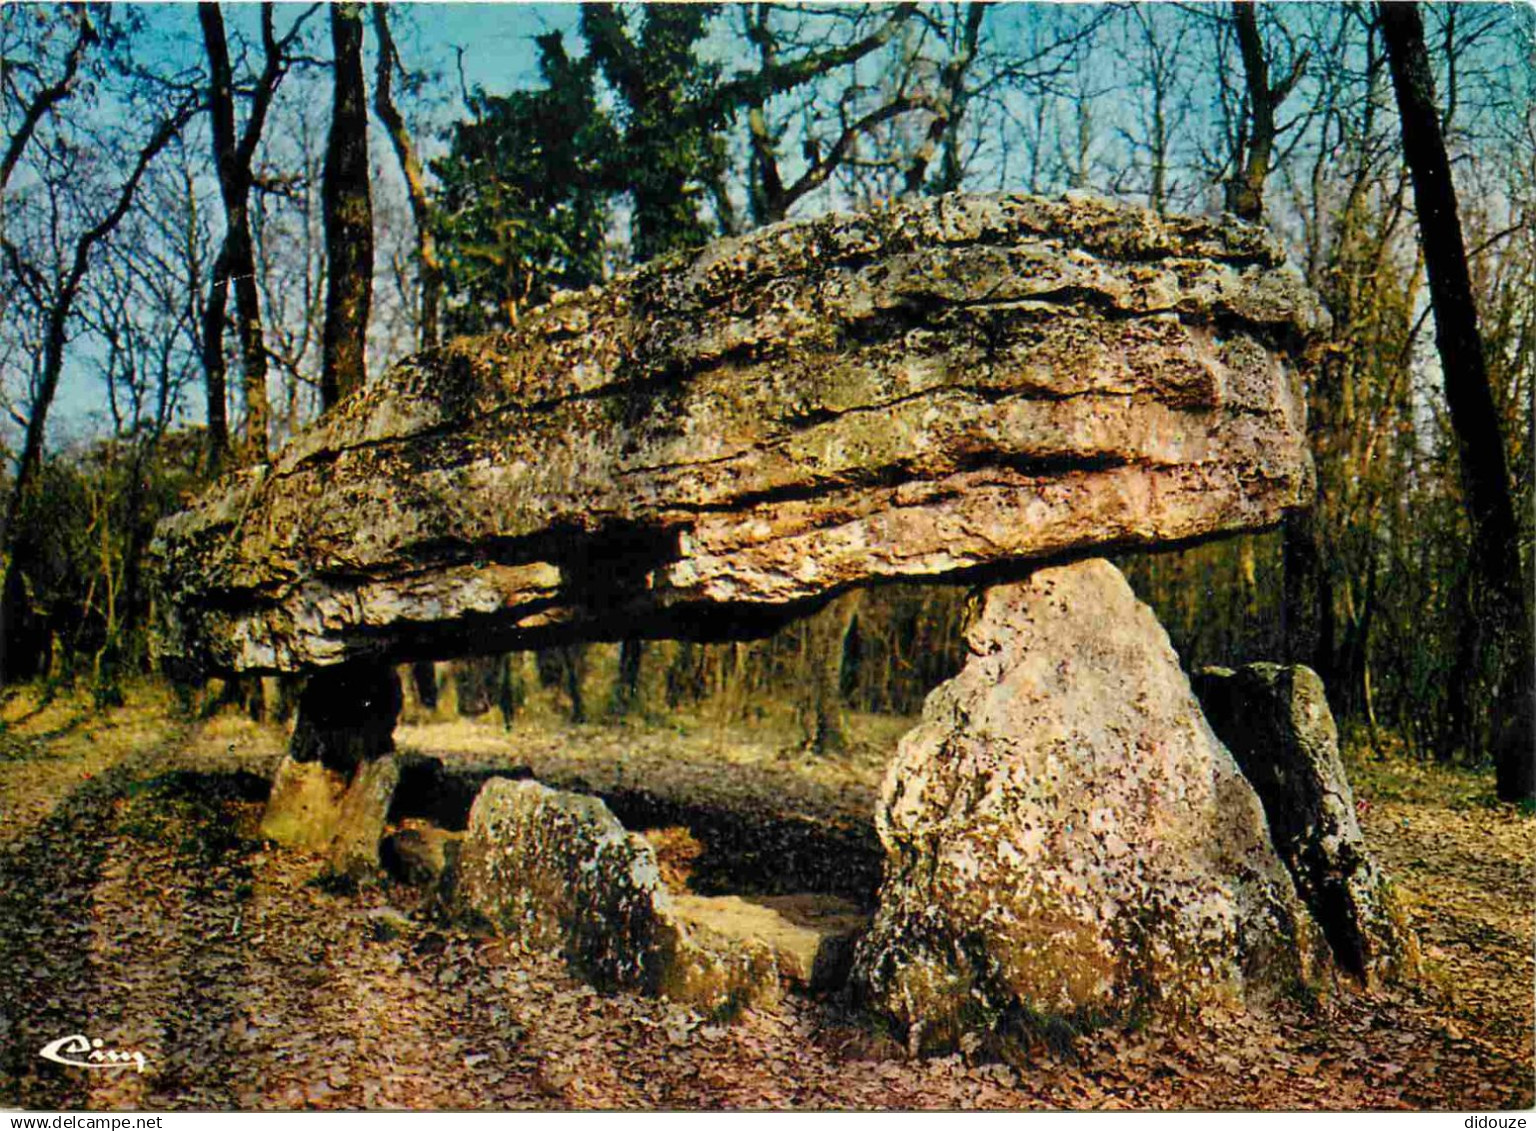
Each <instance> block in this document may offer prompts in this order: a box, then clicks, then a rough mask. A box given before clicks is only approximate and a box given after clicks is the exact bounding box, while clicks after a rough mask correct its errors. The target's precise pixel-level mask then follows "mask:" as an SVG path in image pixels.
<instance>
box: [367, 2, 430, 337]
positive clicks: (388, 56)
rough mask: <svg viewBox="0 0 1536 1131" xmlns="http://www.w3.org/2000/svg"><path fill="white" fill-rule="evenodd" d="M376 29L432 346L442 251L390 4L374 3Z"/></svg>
mask: <svg viewBox="0 0 1536 1131" xmlns="http://www.w3.org/2000/svg"><path fill="white" fill-rule="evenodd" d="M373 28H374V33H375V35H376V37H377V39H378V41H379V61H378V65H377V67H376V68H375V70H374V76H375V77H374V83H373V110H374V113H375V114H377V115H378V118H379V121H380V122H382V123H383V124H384V130H385V132H386V133H387V134H388V135H389V143H390V145H391V146H393V147H394V150H395V159H396V160H397V161H399V163H400V175H401V176H402V177H404V178H405V189H406V194H407V196H408V197H409V198H410V202H411V219H412V220H414V221H415V224H416V259H417V265H416V270H417V275H418V278H417V286H418V290H419V293H420V296H421V308H420V311H419V312H418V325H417V333H418V340H419V342H420V344H421V348H422V349H424V350H427V349H431V348H432V347H433V346H435V345H437V336H438V325H437V324H438V308H439V306H440V303H441V298H442V290H443V265H442V260H441V259H440V258H439V256H438V254H437V239H436V237H435V236H434V234H433V231H432V205H431V202H430V200H429V199H428V197H427V184H426V178H425V177H424V176H423V174H422V168H421V158H420V157H419V156H417V153H416V147H415V145H413V144H412V143H411V135H410V134H409V133H407V132H406V129H405V119H404V118H402V117H401V116H400V110H399V108H398V107H396V105H395V100H394V94H393V91H394V74H395V71H396V70H397V69H398V68H399V66H400V55H399V52H398V51H396V49H395V39H394V36H393V35H391V34H390V30H389V12H388V5H385V4H375V5H373Z"/></svg>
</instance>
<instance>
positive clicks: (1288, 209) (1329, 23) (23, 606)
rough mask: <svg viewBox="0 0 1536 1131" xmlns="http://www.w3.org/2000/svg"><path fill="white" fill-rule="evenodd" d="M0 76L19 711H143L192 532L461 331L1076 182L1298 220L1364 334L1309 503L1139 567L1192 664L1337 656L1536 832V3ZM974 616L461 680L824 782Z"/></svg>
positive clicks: (1277, 222) (486, 663)
mask: <svg viewBox="0 0 1536 1131" xmlns="http://www.w3.org/2000/svg"><path fill="white" fill-rule="evenodd" d="M0 59H3V74H0V118H3V123H4V149H3V153H0V193H3V196H0V298H3V302H0V408H3V410H4V414H3V418H0V426H3V427H0V439H3V443H4V449H5V451H4V454H5V456H6V460H5V467H6V470H5V477H4V479H3V481H0V499H3V500H4V503H3V507H4V509H3V511H0V522H3V526H0V563H3V576H4V580H3V589H0V672H3V678H4V680H5V682H7V683H11V684H14V683H17V682H20V681H26V680H43V681H47V682H48V683H49V684H50V685H53V686H60V685H69V684H77V685H78V684H82V683H83V684H85V685H86V686H88V687H89V688H90V689H91V690H92V691H93V692H94V694H95V695H96V697H97V699H98V701H100V702H103V703H108V702H114V701H119V700H120V699H121V697H122V695H123V689H124V687H125V686H131V684H132V682H133V680H134V679H135V678H136V677H138V676H141V675H145V674H150V668H151V660H150V650H149V639H148V630H149V626H150V625H151V623H152V612H153V610H152V596H151V594H150V592H149V591H148V588H147V587H146V585H145V580H144V561H145V555H146V550H147V548H148V545H149V542H150V540H151V538H152V536H153V531H154V525H155V523H156V521H157V520H158V519H160V518H161V517H163V516H164V515H165V514H168V513H170V512H171V511H174V510H175V509H177V508H179V507H180V506H182V505H184V504H185V502H186V501H187V500H188V499H189V498H190V497H192V495H194V494H195V493H196V492H197V491H198V490H199V489H200V488H201V487H202V486H204V485H206V484H207V483H208V482H209V481H210V480H211V479H212V478H213V477H215V476H216V475H218V474H220V473H222V472H224V471H227V470H229V469H231V468H234V467H239V466H245V465H249V464H252V463H256V462H260V461H262V460H265V459H266V458H268V457H269V455H270V454H271V453H273V452H275V451H276V450H277V449H278V448H279V447H280V446H281V445H282V444H283V443H284V442H285V441H286V440H287V439H288V438H289V437H290V436H292V435H293V434H294V433H295V432H296V431H298V430H300V429H302V428H303V427H304V426H305V425H306V424H308V423H310V422H311V421H313V420H314V419H315V418H316V417H317V416H318V415H319V414H320V413H321V412H323V411H324V410H325V409H326V408H328V407H329V406H330V405H331V404H334V403H335V402H336V400H338V399H339V398H340V397H342V396H345V395H346V393H347V392H348V391H349V390H351V389H353V388H355V387H357V386H358V385H359V384H361V383H363V382H365V381H366V380H367V379H368V378H369V377H370V376H371V375H376V374H377V373H378V372H379V371H380V370H381V369H383V368H384V367H386V366H388V365H389V364H391V363H393V362H395V361H398V360H400V359H402V358H403V357H405V356H407V355H408V354H410V353H412V352H414V351H416V350H418V349H422V348H431V347H432V346H433V345H434V344H435V343H437V342H439V341H441V340H442V339H443V338H444V337H446V336H449V335H453V334H460V333H479V332H488V331H494V330H496V329H499V328H503V327H506V326H509V325H512V324H514V323H515V322H516V320H517V319H518V318H519V316H520V315H521V314H522V313H523V312H525V311H526V310H528V309H529V307H531V306H533V305H536V304H538V303H539V302H541V301H543V300H545V299H547V298H548V297H549V296H550V295H551V294H552V293H553V292H554V291H556V290H559V289H579V288H583V287H587V286H591V285H596V284H601V283H602V282H603V281H604V280H605V279H608V278H611V277H612V276H613V275H614V274H615V273H617V272H620V271H623V270H625V269H627V268H629V267H631V266H633V265H635V264H638V263H641V262H644V261H646V260H649V259H652V258H655V257H658V256H665V255H670V254H675V253H679V252H685V251H687V250H689V249H692V248H696V247H698V246H700V245H702V244H704V243H706V242H707V241H709V240H711V239H714V238H717V237H720V236H724V235H732V234H738V233H741V232H745V231H748V230H750V229H752V228H755V227H758V226H760V225H764V224H769V223H773V222H776V221H780V220H783V219H786V218H789V219H794V218H803V217H809V216H813V215H817V214H819V213H822V212H825V211H827V210H830V209H858V208H868V207H874V206H877V205H878V204H880V203H882V202H885V201H888V200H891V199H896V198H900V197H903V196H911V195H915V194H929V193H944V192H950V191H956V190H962V191H995V190H1001V191H1010V192H1031V193H1044V194H1055V193H1060V192H1064V191H1073V190H1076V191H1088V192H1095V193H1100V194H1104V195H1108V196H1112V197H1116V198H1120V199H1126V200H1130V201H1134V202H1137V203H1140V204H1144V205H1145V206H1147V207H1149V208H1151V209H1153V210H1156V211H1158V212H1169V213H1177V212H1188V213H1200V214H1208V213H1217V212H1221V211H1230V212H1233V213H1236V214H1237V215H1239V216H1241V217H1243V218H1246V219H1249V220H1251V221H1254V222H1259V223H1263V224H1265V225H1266V226H1267V227H1268V228H1269V229H1270V230H1271V231H1272V232H1273V233H1274V234H1275V236H1276V237H1277V238H1279V239H1280V240H1281V241H1282V243H1283V244H1284V245H1285V246H1286V248H1287V249H1288V251H1289V254H1290V256H1291V259H1292V261H1293V263H1294V264H1295V265H1296V266H1297V268H1298V269H1299V270H1300V271H1301V272H1302V273H1303V274H1304V275H1305V276H1306V278H1307V280H1308V282H1309V283H1310V284H1311V285H1312V286H1313V287H1314V288H1315V289H1316V290H1317V292H1318V293H1319V295H1320V296H1321V297H1322V299H1323V301H1324V303H1325V305H1326V306H1327V308H1328V310H1329V312H1330V313H1331V315H1332V319H1333V328H1332V332H1331V336H1330V339H1329V341H1328V342H1327V344H1326V348H1325V349H1324V350H1323V351H1322V352H1321V354H1320V356H1319V360H1318V365H1317V367H1316V369H1315V371H1314V372H1313V374H1312V375H1311V380H1310V382H1309V385H1308V388H1307V390H1306V395H1307V402H1308V408H1309V413H1310V423H1309V436H1310V440H1311V445H1312V451H1313V455H1314V458H1315V461H1316V467H1317V473H1318V475H1317V479H1318V490H1317V498H1316V503H1315V506H1314V507H1313V508H1312V509H1311V510H1310V511H1309V512H1307V513H1303V514H1298V515H1296V516H1294V517H1293V518H1292V519H1290V520H1288V521H1287V522H1286V524H1285V525H1284V526H1283V527H1282V528H1281V529H1278V530H1275V531H1271V532H1268V533H1263V534H1255V535H1248V536H1242V537H1238V538H1233V539H1227V540H1224V541H1221V542H1215V543H1210V544H1207V545H1201V546H1195V547H1190V548H1185V549H1181V550H1177V551H1173V552H1165V553H1159V554H1151V555H1138V556H1134V557H1127V558H1125V559H1124V560H1123V561H1122V562H1121V564H1122V566H1123V568H1124V569H1125V570H1126V572H1127V574H1128V575H1129V576H1130V578H1131V580H1132V583H1133V585H1135V587H1136V588H1137V590H1138V592H1139V593H1140V594H1141V595H1142V597H1143V598H1144V599H1146V600H1148V601H1149V602H1150V603H1151V604H1152V605H1153V606H1154V607H1155V608H1156V610H1157V611H1158V614H1159V616H1160V618H1161V619H1162V621H1163V623H1164V624H1165V625H1166V626H1167V628H1168V630H1169V632H1170V635H1171V636H1172V638H1173V642H1174V645H1175V647H1176V648H1177V649H1178V651H1179V654H1180V656H1181V658H1182V659H1183V661H1184V662H1185V663H1186V665H1188V666H1190V667H1191V668H1194V667H1198V666H1201V665H1204V664H1211V663H1225V664H1235V663H1242V662H1246V661H1249V660H1256V659H1285V660H1291V661H1295V662H1302V663H1307V664H1309V665H1310V666H1312V667H1314V668H1316V669H1317V670H1318V672H1319V673H1320V674H1321V675H1322V676H1323V678H1324V680H1325V683H1326V685H1327V687H1328V689H1329V695H1330V699H1331V701H1332V704H1333V707H1334V710H1335V713H1336V714H1337V716H1338V717H1339V718H1340V720H1341V723H1342V724H1343V726H1344V728H1345V730H1346V733H1347V734H1348V735H1349V736H1350V737H1351V738H1352V740H1354V741H1357V742H1360V743H1364V744H1367V745H1369V746H1371V747H1374V748H1375V749H1377V750H1379V751H1383V752H1384V751H1387V750H1389V749H1395V750H1401V751H1404V752H1406V753H1407V754H1408V755H1410V756H1411V757H1414V758H1419V759H1425V760H1435V761H1440V762H1450V763H1460V764H1465V765H1472V766H1476V765H1482V764H1485V763H1486V762H1488V761H1490V760H1497V761H1498V762H1499V768H1500V774H1499V791H1500V793H1501V795H1503V796H1505V797H1507V798H1511V799H1518V798H1521V797H1530V796H1531V794H1532V791H1533V786H1532V782H1531V772H1530V768H1529V763H1530V749H1531V748H1530V741H1531V734H1530V704H1531V694H1532V676H1531V666H1530V665H1531V644H1530V640H1531V627H1530V619H1529V598H1528V593H1529V587H1528V584H1527V580H1526V579H1528V578H1529V577H1530V576H1531V573H1530V571H1531V567H1532V562H1531V547H1532V526H1533V523H1532V503H1533V499H1532V493H1531V485H1532V481H1533V477H1532V475H1531V473H1530V472H1531V458H1532V453H1533V452H1536V413H1533V389H1536V277H1533V276H1536V97H1533V95H1536V9H1532V8H1531V7H1530V6H1528V5H1515V4H1508V5H1506V4H1477V5H1471V4H1465V5H1464V4H1436V5H1425V6H1422V7H1416V6H1414V5H1388V6H1386V7H1378V6H1374V5H1371V4H1363V3H1340V4H1305V5H1300V4H1298V5H1279V4H1259V5H1255V4H1245V3H1237V4H1184V3H1160V4H1063V5H1054V4H1053V5H1044V4H1040V5H1036V4H982V3H963V4H881V5H852V6H832V5H828V6H818V5H815V4H805V5H794V6H789V5H773V4H691V5H648V6H640V5H633V6H631V5H610V4H584V5H519V6H498V5H479V6H474V7H472V8H471V7H469V6H455V5H443V6H418V5H410V4H396V5H388V6H364V5H355V4H338V5H332V6H324V5H302V4H284V5H281V6H275V7H274V6H269V5H261V6H258V5H244V4H242V5H229V6H220V5H217V4H201V5H198V6H196V7H192V6H182V5H175V6H164V7H158V6H133V5H117V6H108V5H94V4H91V5H43V4H14V3H12V4H6V5H5V6H4V7H3V8H0ZM1415 63H1417V64H1418V65H1417V66H1415ZM1415 95H1417V96H1418V98H1417V101H1415V97H1414V96H1415ZM1415 113H1417V114H1418V115H1419V116H1418V117H1417V118H1416V117H1414V115H1415ZM1426 113H1427V117H1426V116H1425V115H1426ZM1405 124H1406V126H1405ZM1405 140H1406V141H1407V144H1406V145H1405ZM1432 143H1443V146H1442V148H1441V151H1440V159H1441V160H1445V161H1448V162H1449V170H1450V178H1451V179H1450V183H1449V184H1446V183H1445V181H1444V178H1443V177H1441V178H1440V179H1439V187H1440V188H1441V189H1446V188H1454V198H1452V200H1451V203H1452V204H1453V205H1454V206H1458V207H1457V208H1456V210H1455V211H1453V212H1451V213H1450V216H1449V217H1448V216H1447V215H1446V212H1445V197H1444V196H1443V194H1442V196H1441V197H1439V198H1436V197H1435V195H1434V190H1435V187H1436V183H1437V182H1436V178H1435V177H1434V176H1433V175H1432V173H1433V169H1432V167H1433V165H1434V163H1435V159H1436V154H1435V152H1434V150H1435V144H1432ZM1416 146H1417V148H1416ZM1426 146H1428V151H1426V148H1425V147H1426ZM1421 216H1423V217H1428V218H1430V222H1428V223H1421V220H1420V218H1421ZM1458 217H1459V223H1451V220H1455V219H1458ZM1453 244H1454V245H1455V246H1452V245H1453ZM1458 252H1459V253H1460V256H1461V259H1460V262H1461V263H1462V264H1464V267H1465V275H1464V277H1462V276H1459V275H1457V273H1456V271H1455V270H1454V265H1455V264H1454V261H1455V260H1456V254H1457V253H1458ZM1447 263H1449V264H1450V265H1451V269H1450V270H1449V271H1448V269H1447V267H1446V264H1447ZM1458 279H1460V280H1461V283H1462V284H1463V285H1460V286H1458V285H1456V284H1457V280H1458ZM1448 280H1449V282H1448ZM1469 327H1470V328H1471V331H1470V335H1469V333H1468V328H1469ZM964 598H965V595H964V593H963V592H962V591H959V590H956V589H950V588H941V587H927V588H922V587H900V586H898V587H891V588H884V589H878V590H873V591H870V592H868V593H866V594H863V595H853V596H848V597H844V598H841V599H839V600H837V601H835V602H833V604H832V605H830V606H828V607H827V608H826V609H825V610H823V611H822V612H821V613H819V614H817V615H816V616H814V617H812V618H810V619H808V620H806V621H803V622H800V623H798V624H796V625H792V626H790V627H789V628H788V629H786V630H784V631H783V632H782V633H781V634H780V635H779V636H777V637H775V638H772V639H770V640H767V641H760V642H753V643H747V644H718V645H708V646H703V645H688V644H672V643H666V644H655V643H652V644H642V643H641V642H638V641H626V642H621V643H618V644H614V645H593V646H590V647H583V648H565V649H559V650H555V651H551V652H548V653H543V654H540V655H539V656H537V657H535V658H534V659H533V660H530V661H526V662H524V661H522V660H520V661H518V662H515V663H514V662H511V661H509V660H507V659H506V658H501V657H497V658H489V659H481V660H470V661H466V662H464V663H462V664H460V665H458V666H457V667H456V668H455V669H453V670H452V671H451V672H448V673H445V674H446V678H447V679H448V680H449V681H450V682H451V684H452V686H453V688H454V698H455V700H456V702H457V704H458V707H459V709H460V710H463V711H467V712H476V711H479V712H483V711H486V710H489V709H491V708H492V707H493V706H499V707H500V709H501V710H502V711H503V712H504V713H505V714H507V715H508V716H509V717H510V716H511V715H512V714H514V713H515V712H516V711H517V710H518V708H519V703H520V702H522V701H523V700H524V699H526V698H527V696H528V694H529V689H530V688H531V687H532V686H533V681H535V680H537V681H539V682H542V683H543V684H544V685H546V686H547V687H548V688H549V689H550V690H551V693H553V694H555V695H556V696H558V698H559V701H560V702H561V704H562V706H563V709H564V710H566V711H568V712H569V713H570V715H571V716H572V717H573V718H575V719H582V718H594V719H595V718H602V717H607V718H622V717H624V716H626V715H631V714H642V715H650V716H655V715H658V714H661V713H664V712H666V711H669V710H676V709H697V708H700V707H701V705H707V706H708V709H709V710H710V711H711V712H713V713H714V714H715V715H716V716H718V717H721V718H725V719H734V720H736V721H743V720H747V719H752V718H756V719H761V718H762V717H763V716H764V713H765V711H768V710H769V709H770V708H772V709H781V710H782V712H783V713H784V714H785V715H786V717H787V718H790V719H792V720H793V725H794V726H796V727H798V729H799V731H800V733H801V734H802V736H803V740H804V741H805V743H806V744H807V745H808V746H809V747H811V748H812V749H814V750H816V751H819V752H826V751H829V750H835V749H836V748H837V747H838V746H840V745H841V744H843V743H845V742H846V741H847V732H846V728H845V726H844V722H843V718H844V712H845V711H848V710H856V711H864V712H881V713H888V714H898V715H909V714H911V713H913V712H915V711H916V710H917V709H918V707H919V706H920V704H921V700H922V697H923V695H924V694H926V692H927V691H928V690H929V689H931V688H932V686H933V685H934V684H935V683H937V682H938V681H939V680H940V679H942V678H944V677H945V676H947V675H948V674H950V673H951V672H953V671H954V670H955V669H956V668H957V667H958V664H959V661H960V658H961V649H962V646H963V645H962V640H961V628H962V620H963V615H964V603H965V601H964ZM472 652H473V642H472V641H471V642H466V653H472ZM417 675H418V676H419V677H420V678H419V679H418V680H417V681H416V683H417V694H418V695H419V696H421V697H422V698H423V699H430V698H433V697H435V696H436V694H437V691H438V687H437V677H435V676H433V675H431V674H430V673H428V672H426V671H418V673H417ZM224 694H225V696H226V697H232V698H238V699H239V700H240V701H241V702H242V703H243V704H244V705H245V707H246V708H247V709H249V710H252V711H253V712H265V713H268V714H281V713H282V712H283V711H284V710H285V709H286V703H285V700H286V696H285V695H283V694H282V693H281V689H278V692H277V693H276V694H274V692H273V689H272V688H271V687H270V686H269V687H268V688H267V689H266V693H265V694H263V691H262V687H261V685H260V684H259V683H254V682H247V683H244V684H241V683H235V684H232V685H230V686H229V687H228V688H226V689H225V692H224Z"/></svg>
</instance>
